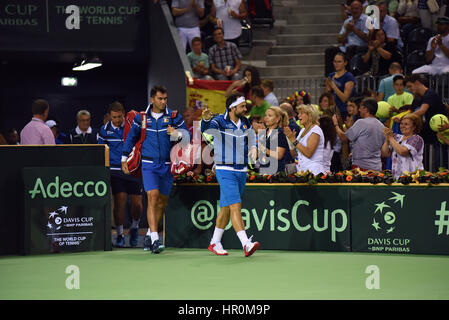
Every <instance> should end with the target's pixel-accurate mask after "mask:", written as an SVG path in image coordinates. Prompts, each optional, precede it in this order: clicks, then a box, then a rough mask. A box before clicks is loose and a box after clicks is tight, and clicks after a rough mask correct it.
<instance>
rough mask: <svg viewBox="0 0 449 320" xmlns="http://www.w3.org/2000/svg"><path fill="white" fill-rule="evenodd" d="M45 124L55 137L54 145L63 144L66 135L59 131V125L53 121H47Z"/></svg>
mask: <svg viewBox="0 0 449 320" xmlns="http://www.w3.org/2000/svg"><path fill="white" fill-rule="evenodd" d="M45 124H46V125H47V126H48V127H49V128H50V130H51V132H52V133H53V135H54V137H55V143H56V144H64V143H65V141H66V140H67V135H66V134H65V133H62V132H60V131H59V124H58V123H57V122H56V121H55V120H48V121H47V122H45Z"/></svg>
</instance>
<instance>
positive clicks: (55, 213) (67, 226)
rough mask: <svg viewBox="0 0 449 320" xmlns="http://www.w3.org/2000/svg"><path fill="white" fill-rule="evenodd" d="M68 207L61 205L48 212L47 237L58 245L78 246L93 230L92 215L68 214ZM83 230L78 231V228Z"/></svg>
mask: <svg viewBox="0 0 449 320" xmlns="http://www.w3.org/2000/svg"><path fill="white" fill-rule="evenodd" d="M68 211H69V207H68V206H61V207H59V208H58V209H56V210H51V211H50V212H48V218H47V226H46V227H47V233H46V235H47V237H49V238H50V239H51V240H52V242H53V243H56V244H57V245H58V246H59V247H70V246H79V245H80V244H81V243H82V242H83V241H84V240H86V239H87V237H88V236H90V235H91V234H93V231H87V229H86V228H88V229H92V228H93V227H94V217H77V216H73V215H71V214H68ZM80 228H81V229H82V230H83V231H79V229H80Z"/></svg>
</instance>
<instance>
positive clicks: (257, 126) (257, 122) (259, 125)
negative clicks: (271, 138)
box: [249, 115, 266, 135]
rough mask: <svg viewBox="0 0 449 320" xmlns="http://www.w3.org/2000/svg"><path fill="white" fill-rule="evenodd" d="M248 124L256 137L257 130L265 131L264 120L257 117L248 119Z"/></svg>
mask: <svg viewBox="0 0 449 320" xmlns="http://www.w3.org/2000/svg"><path fill="white" fill-rule="evenodd" d="M249 122H250V123H251V127H252V128H253V130H254V132H255V133H256V135H257V133H259V130H265V129H266V127H265V121H264V118H263V117H261V116H259V115H254V116H251V117H249Z"/></svg>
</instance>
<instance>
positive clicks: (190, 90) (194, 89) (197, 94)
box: [186, 79, 232, 113]
mask: <svg viewBox="0 0 449 320" xmlns="http://www.w3.org/2000/svg"><path fill="white" fill-rule="evenodd" d="M231 84H232V81H224V80H199V79H193V84H189V82H187V94H186V100H187V101H186V106H187V107H193V108H195V109H197V110H199V109H202V108H203V106H204V105H206V104H207V106H208V108H209V110H210V111H212V112H213V113H224V111H225V109H226V96H225V92H226V89H227V88H228V87H229V86H230V85H231Z"/></svg>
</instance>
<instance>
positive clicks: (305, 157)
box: [284, 105, 325, 175]
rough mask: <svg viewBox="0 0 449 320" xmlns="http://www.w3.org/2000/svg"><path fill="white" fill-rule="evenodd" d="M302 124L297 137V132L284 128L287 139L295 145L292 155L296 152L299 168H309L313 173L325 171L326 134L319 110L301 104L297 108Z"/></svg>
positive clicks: (302, 169)
mask: <svg viewBox="0 0 449 320" xmlns="http://www.w3.org/2000/svg"><path fill="white" fill-rule="evenodd" d="M297 111H298V118H299V122H300V124H301V125H302V126H303V128H302V129H301V131H300V132H299V135H298V137H297V138H296V135H295V134H296V133H295V132H292V131H291V130H289V129H288V127H286V128H284V133H285V135H286V136H287V139H289V141H290V142H291V143H292V144H293V146H294V147H295V148H294V149H293V150H291V151H292V155H294V154H295V153H296V158H297V160H298V165H297V170H298V171H299V172H300V171H307V170H309V171H310V172H312V173H313V174H315V175H317V174H319V173H324V172H325V170H324V168H323V155H324V135H323V131H322V130H321V128H320V126H319V125H318V116H319V113H318V110H317V108H316V107H314V106H312V105H300V106H299V107H298V108H297Z"/></svg>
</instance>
